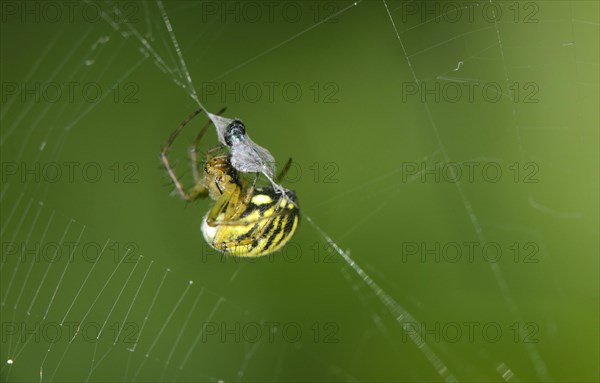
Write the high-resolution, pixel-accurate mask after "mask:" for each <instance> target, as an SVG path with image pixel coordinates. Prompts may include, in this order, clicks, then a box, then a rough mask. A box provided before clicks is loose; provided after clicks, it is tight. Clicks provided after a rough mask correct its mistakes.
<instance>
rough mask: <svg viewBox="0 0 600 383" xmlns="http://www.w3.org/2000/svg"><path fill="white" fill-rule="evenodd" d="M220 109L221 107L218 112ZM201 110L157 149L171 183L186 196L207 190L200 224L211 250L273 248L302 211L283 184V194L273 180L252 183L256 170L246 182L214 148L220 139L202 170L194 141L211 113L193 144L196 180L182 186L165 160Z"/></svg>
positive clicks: (253, 253) (261, 251)
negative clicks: (210, 203)
mask: <svg viewBox="0 0 600 383" xmlns="http://www.w3.org/2000/svg"><path fill="white" fill-rule="evenodd" d="M224 111H225V108H223V109H222V110H220V111H219V112H218V114H217V115H220V114H221V113H223V112H224ZM201 112H202V110H201V109H199V110H196V111H194V112H193V113H192V114H190V115H189V116H188V117H187V118H186V119H185V120H184V121H183V122H181V124H180V125H179V126H178V127H177V129H175V131H174V132H173V133H172V134H171V135H170V136H169V139H168V140H167V142H166V144H165V145H164V146H163V148H162V150H161V153H160V157H161V160H162V162H163V165H164V166H165V168H166V170H167V173H168V174H169V177H170V178H171V180H172V181H173V184H174V185H175V189H176V190H177V192H178V193H179V195H180V196H181V198H182V199H184V200H186V201H194V200H196V199H199V198H206V197H207V196H208V197H210V198H211V199H213V200H214V201H215V203H214V205H213V206H212V208H211V209H210V210H209V211H208V213H207V214H206V215H205V216H204V218H203V219H202V225H201V229H202V234H203V236H204V239H205V240H206V242H207V243H208V244H209V245H210V246H211V247H212V248H214V249H215V250H217V251H220V252H222V253H225V254H228V255H234V256H241V257H259V256H263V255H267V254H270V253H272V252H275V251H277V250H278V249H280V248H281V247H283V246H284V245H285V244H286V243H287V242H288V241H289V239H290V238H291V237H292V236H293V234H294V232H295V231H296V228H297V227H298V222H299V219H300V211H299V209H298V205H297V201H296V195H295V193H294V192H293V191H292V190H287V189H286V190H285V194H284V193H281V192H280V191H279V190H277V189H276V187H274V186H273V185H269V186H256V182H257V179H258V176H259V173H258V172H257V173H256V176H255V178H254V181H253V182H252V184H249V182H248V181H247V180H246V179H245V178H244V177H243V176H242V175H241V174H240V172H239V171H238V170H236V169H235V168H234V166H233V164H232V156H231V154H218V153H219V151H220V150H221V149H223V148H224V146H223V145H219V146H216V147H213V148H211V149H209V150H208V152H207V154H206V160H205V163H204V168H203V171H202V175H201V174H200V169H199V168H200V163H199V161H198V147H199V144H200V141H201V139H202V137H203V136H204V134H205V133H206V130H207V129H208V127H209V126H210V125H211V124H212V120H211V119H209V121H207V122H206V124H205V125H204V126H203V127H202V129H201V130H200V132H199V133H198V135H197V136H196V138H195V140H194V143H193V145H192V148H191V152H190V154H191V158H192V174H193V177H194V185H192V187H191V188H189V190H188V191H185V190H184V188H183V186H182V185H181V182H180V181H179V179H178V178H177V177H176V175H175V172H174V170H173V168H172V167H171V165H170V163H169V158H168V152H169V149H170V147H171V145H172V144H173V142H174V141H175V139H176V138H177V136H178V135H179V133H180V132H181V131H182V130H183V128H184V127H185V126H186V125H187V124H188V123H189V122H190V121H191V120H192V119H193V118H194V117H196V116H197V115H198V114H200V113H201ZM236 121H237V120H236ZM234 122H235V121H234ZM290 164H291V158H290V159H289V160H288V162H287V163H286V165H285V166H284V168H283V169H282V170H281V172H280V173H279V175H278V176H277V177H276V180H277V182H279V181H280V180H281V179H282V178H283V177H284V175H285V173H286V172H287V171H288V169H289V167H290Z"/></svg>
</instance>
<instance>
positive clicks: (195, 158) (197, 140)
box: [190, 107, 227, 182]
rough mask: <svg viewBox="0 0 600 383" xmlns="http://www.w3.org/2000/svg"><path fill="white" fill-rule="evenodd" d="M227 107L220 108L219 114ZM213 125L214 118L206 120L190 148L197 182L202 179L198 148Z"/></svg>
mask: <svg viewBox="0 0 600 383" xmlns="http://www.w3.org/2000/svg"><path fill="white" fill-rule="evenodd" d="M226 109H227V107H224V108H221V110H219V111H218V112H217V115H218V116H220V115H221V114H223V112H225V110H226ZM211 125H212V120H211V119H210V118H209V119H208V121H207V122H206V124H204V126H203V127H202V129H200V132H198V135H197V136H196V138H195V139H194V144H193V145H192V148H191V150H190V155H191V156H192V172H193V174H194V180H195V181H196V182H198V181H200V178H201V177H200V170H199V168H200V161H198V148H199V146H200V141H201V140H202V137H203V136H204V134H205V133H206V130H207V129H208V127H209V126H211ZM213 149H214V148H213ZM211 150H212V149H211Z"/></svg>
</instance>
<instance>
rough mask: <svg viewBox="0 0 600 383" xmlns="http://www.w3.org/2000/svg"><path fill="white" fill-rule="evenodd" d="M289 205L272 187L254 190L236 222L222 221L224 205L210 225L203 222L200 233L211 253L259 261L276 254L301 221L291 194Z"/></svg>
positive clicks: (289, 194)
mask: <svg viewBox="0 0 600 383" xmlns="http://www.w3.org/2000/svg"><path fill="white" fill-rule="evenodd" d="M287 197H288V198H289V199H290V200H291V201H293V203H292V202H290V200H288V199H287V198H285V197H282V195H281V194H279V193H277V192H276V191H275V190H274V189H273V188H272V187H270V186H269V187H262V188H257V189H256V190H255V191H254V195H253V196H252V199H251V200H250V203H248V204H247V205H245V206H244V210H243V211H242V212H241V214H240V215H239V217H238V218H236V219H235V220H234V221H231V222H229V221H225V220H224V217H225V211H226V209H227V205H225V206H224V207H223V208H222V210H221V211H220V212H219V214H218V215H217V218H216V220H215V221H214V222H213V224H212V225H209V224H208V222H207V217H204V219H203V221H202V233H203V234H204V238H205V239H206V242H208V243H209V244H210V245H211V246H212V247H213V248H214V249H216V250H218V251H221V252H223V253H226V254H229V255H234V256H238V257H260V256H263V255H267V254H270V253H273V252H275V251H277V250H279V249H280V248H281V247H283V246H284V245H285V244H286V243H287V242H288V241H289V239H290V238H291V237H292V235H293V234H294V232H295V231H296V228H297V227H298V222H299V219H300V214H299V210H298V207H297V201H296V197H295V195H294V193H293V192H292V191H288V194H287Z"/></svg>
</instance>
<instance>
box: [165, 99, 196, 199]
mask: <svg viewBox="0 0 600 383" xmlns="http://www.w3.org/2000/svg"><path fill="white" fill-rule="evenodd" d="M200 113H202V109H197V110H195V111H193V112H192V113H191V114H190V115H189V116H188V117H187V118H186V119H185V120H183V121H182V122H181V124H179V126H178V127H177V129H175V131H174V132H173V133H171V135H170V136H169V139H168V140H167V142H166V144H165V145H164V146H163V148H162V150H161V151H160V159H161V161H162V163H163V165H164V166H165V169H166V170H167V173H168V174H169V177H171V181H173V184H174V185H175V189H176V190H177V192H178V193H179V195H180V196H181V198H183V199H184V200H186V201H192V200H194V199H195V198H198V197H199V196H201V195H202V194H204V192H205V191H204V190H202V187H201V185H200V186H199V185H198V183H196V185H194V187H193V188H192V190H191V192H190V193H186V192H185V190H184V189H183V186H182V185H181V182H180V181H179V179H178V178H177V176H176V175H175V171H174V170H173V167H172V166H171V164H170V162H169V155H168V153H169V149H170V148H171V145H173V142H174V141H175V139H176V138H177V136H178V135H179V133H181V131H182V130H183V128H184V127H185V126H186V125H187V124H188V123H189V122H190V121H191V120H192V119H193V118H194V117H196V116H197V115H198V114H200Z"/></svg>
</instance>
